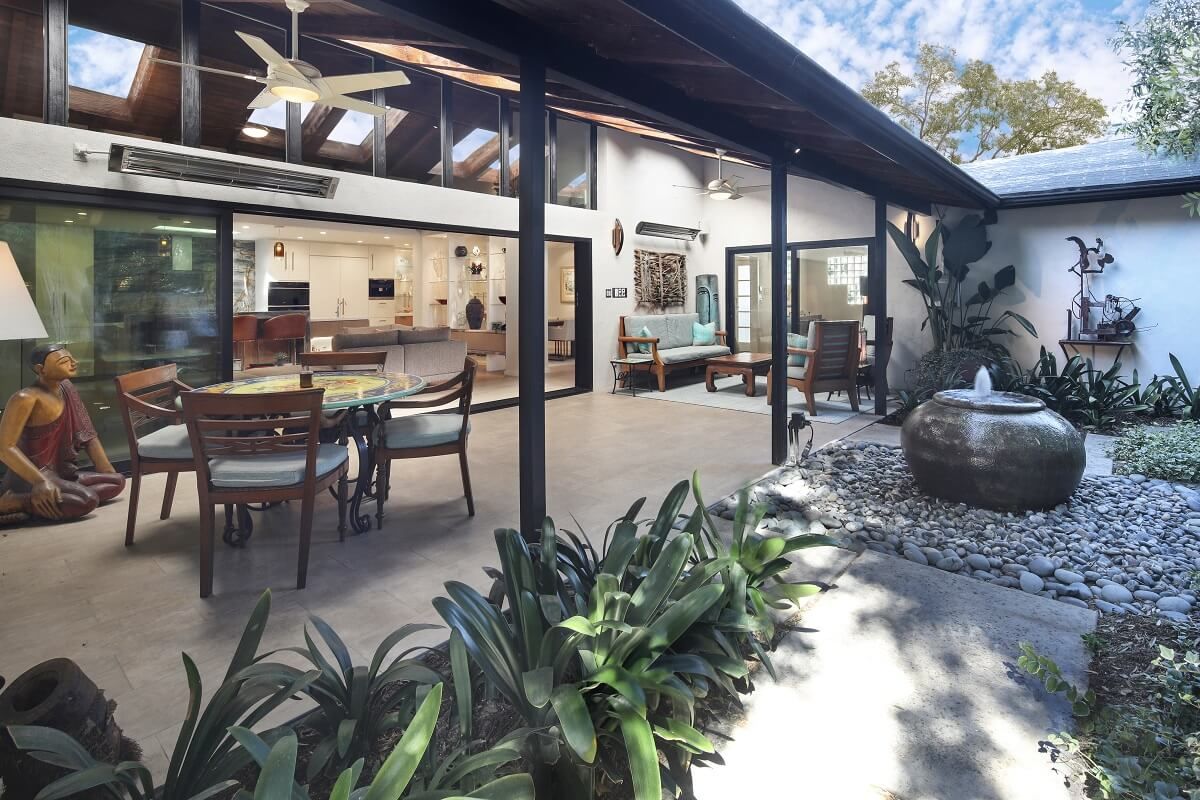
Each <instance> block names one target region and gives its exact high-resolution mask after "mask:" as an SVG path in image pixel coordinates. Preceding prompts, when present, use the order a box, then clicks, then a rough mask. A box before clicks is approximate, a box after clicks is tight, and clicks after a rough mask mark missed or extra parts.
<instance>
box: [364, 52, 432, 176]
mask: <svg viewBox="0 0 1200 800" xmlns="http://www.w3.org/2000/svg"><path fill="white" fill-rule="evenodd" d="M379 68H380V69H381V70H387V71H391V70H396V69H401V66H400V65H398V64H391V63H385V64H382V65H381V66H380V67H379ZM405 72H406V73H407V74H408V80H409V84H408V85H407V86H392V87H389V88H387V89H385V90H384V92H383V97H384V100H385V101H386V103H387V107H388V110H387V113H386V115H385V116H384V123H385V128H386V130H387V149H386V152H387V176H388V177H389V178H399V179H400V180H402V181H414V182H416V183H427V184H432V185H434V186H440V185H441V183H442V166H441V160H442V144H441V133H440V131H439V129H438V124H439V122H440V120H441V114H442V82H441V80H440V79H439V78H435V77H433V76H431V75H426V74H425V73H424V72H419V71H417V70H415V69H411V68H409V69H405Z"/></svg>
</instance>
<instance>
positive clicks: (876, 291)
mask: <svg viewBox="0 0 1200 800" xmlns="http://www.w3.org/2000/svg"><path fill="white" fill-rule="evenodd" d="M887 252H888V235H887V201H886V200H883V199H881V198H878V197H876V198H875V243H874V244H873V245H872V246H871V262H870V264H869V265H868V267H867V268H868V270H869V274H870V276H871V277H870V280H869V281H868V284H869V286H868V291H869V292H870V294H868V295H867V299H868V302H870V304H871V310H872V311H874V312H875V365H874V367H873V368H872V372H873V373H874V377H875V413H876V414H879V415H881V416H882V415H884V414H886V413H887V405H888V380H887V367H888V361H889V360H891V357H892V332H891V331H889V330H888V307H887Z"/></svg>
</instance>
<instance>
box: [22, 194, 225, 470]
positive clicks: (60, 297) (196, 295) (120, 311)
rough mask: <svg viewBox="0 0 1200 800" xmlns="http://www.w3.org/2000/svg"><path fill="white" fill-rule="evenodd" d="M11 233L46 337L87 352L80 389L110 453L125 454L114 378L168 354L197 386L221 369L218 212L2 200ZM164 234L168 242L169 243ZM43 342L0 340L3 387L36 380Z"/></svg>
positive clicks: (78, 382)
mask: <svg viewBox="0 0 1200 800" xmlns="http://www.w3.org/2000/svg"><path fill="white" fill-rule="evenodd" d="M0 207H2V208H3V209H4V211H5V212H6V213H5V214H3V216H2V219H3V221H0V241H6V242H8V244H9V246H10V247H11V248H12V252H13V256H14V258H15V259H16V261H17V265H18V266H19V267H20V269H21V274H22V276H23V277H24V278H25V280H26V282H27V283H28V284H29V285H30V287H31V289H32V294H33V298H34V302H35V303H36V304H37V308H38V313H39V315H40V316H41V318H42V323H43V324H44V325H45V327H46V331H47V333H48V334H49V336H48V338H47V340H46V341H52V342H62V343H64V344H66V345H67V346H68V347H69V348H70V350H71V352H72V354H73V355H75V357H76V358H77V359H78V360H79V376H78V378H77V379H76V380H75V386H76V388H78V389H79V393H80V395H81V397H82V398H83V401H84V403H85V404H86V405H87V408H88V412H89V414H90V415H91V417H92V421H93V422H94V423H95V425H96V429H97V430H98V431H99V433H100V438H101V442H102V443H103V445H104V448H105V450H106V451H107V452H108V454H109V457H110V458H111V459H112V460H114V461H118V460H123V459H125V458H127V457H128V452H127V447H126V443H125V433H124V430H123V429H122V426H121V421H120V418H119V416H118V414H117V412H116V407H115V404H114V396H113V391H114V389H113V382H112V379H113V377H114V376H116V375H120V374H123V373H126V372H130V371H133V370H137V369H143V368H145V367H151V366H155V365H157V364H163V363H168V362H174V363H177V364H178V365H179V372H180V379H181V380H183V381H184V382H186V383H189V384H192V385H195V386H199V385H203V384H205V383H211V382H213V381H215V380H216V379H217V377H218V374H219V364H218V359H219V353H220V345H219V338H218V331H217V309H216V280H217V244H216V243H217V239H216V220H215V219H213V218H210V217H200V216H189V217H187V218H186V219H185V218H180V217H171V216H167V215H163V214H148V213H142V212H133V211H123V210H119V209H103V208H96V207H89V206H65V205H51V204H33V203H25V202H11V203H0ZM164 243H165V244H164ZM41 343H43V342H42V341H41V340H36V341H35V340H26V341H16V342H0V395H3V396H4V397H8V396H9V395H11V394H12V393H13V392H15V391H16V390H17V389H18V388H20V387H21V386H23V385H24V384H26V383H28V382H29V380H30V373H29V371H28V369H27V367H26V364H27V361H28V356H29V353H30V351H31V350H32V349H33V347H35V346H36V345H38V344H41Z"/></svg>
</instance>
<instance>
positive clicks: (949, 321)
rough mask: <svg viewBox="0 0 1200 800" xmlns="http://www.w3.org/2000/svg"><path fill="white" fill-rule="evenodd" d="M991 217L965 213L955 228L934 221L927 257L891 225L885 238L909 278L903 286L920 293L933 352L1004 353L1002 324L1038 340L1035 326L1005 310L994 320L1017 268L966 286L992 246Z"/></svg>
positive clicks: (1005, 333)
mask: <svg viewBox="0 0 1200 800" xmlns="http://www.w3.org/2000/svg"><path fill="white" fill-rule="evenodd" d="M989 221H991V220H990V218H988V217H983V216H980V215H978V214H968V215H966V216H965V217H963V218H962V219H961V220H959V222H958V223H957V224H956V225H954V226H953V227H950V226H947V225H944V224H943V223H942V222H940V221H939V222H938V223H937V225H936V226H935V227H934V229H933V233H932V234H930V236H929V239H928V240H926V242H925V253H924V256H922V253H921V251H920V250H919V249H918V248H917V246H916V245H915V244H914V243H913V241H912V240H911V239H909V238H908V236H907V235H906V234H905V233H904V231H902V230H901V229H900V228H898V227H896V226H895V225H893V224H892V223H890V222H889V223H888V234H889V235H891V237H892V241H893V242H895V244H896V247H897V248H898V249H899V250H900V253H901V255H903V256H904V260H905V261H907V262H908V267H909V269H910V270H911V271H912V274H913V277H911V278H906V279H904V283H906V284H908V285H909V286H911V287H912V288H914V289H916V290H917V291H918V292H920V294H921V300H922V301H923V302H924V304H925V321H924V322H922V323H921V330H925V328H926V327H928V328H929V329H930V332H931V333H932V334H933V349H934V350H936V351H939V352H951V351H955V350H990V351H1001V352H1003V351H1005V347H1004V345H1003V343H1002V342H1001V341H1000V339H1001V337H1004V336H1013V335H1014V331H1013V330H1012V329H1011V328H1009V327H1008V326H1007V324H1006V323H1008V322H1013V323H1015V324H1016V325H1018V326H1020V327H1021V328H1023V329H1024V330H1025V331H1026V332H1027V333H1028V334H1029V335H1030V336H1037V330H1036V329H1035V328H1034V327H1033V323H1031V322H1030V321H1029V320H1027V319H1026V318H1025V317H1023V316H1021V315H1020V314H1018V313H1017V312H1015V311H1013V310H1011V309H1009V310H1006V311H1004V312H1002V313H1001V314H1000V315H999V316H998V317H996V319H994V320H993V319H992V306H993V304H994V303H995V302H996V300H997V299H998V298H999V297H1001V296H1002V295H1003V294H1004V291H1005V290H1006V289H1009V288H1011V287H1012V286H1013V285H1015V284H1016V282H1017V272H1016V268H1015V267H1014V266H1012V265H1011V264H1010V265H1009V266H1006V267H1004V268H1003V269H1001V270H999V271H998V272H997V273H996V274H995V275H994V276H993V277H992V282H991V283H988V282H987V281H980V282H979V283H978V284H976V285H975V287H971V286H970V285H969V283H968V275H969V273H970V271H971V264H973V263H974V262H976V261H978V260H979V259H981V258H983V257H984V256H985V255H986V254H987V252H988V250H990V249H991V246H992V243H991V242H989V241H988V238H987V225H988V223H989ZM939 244H940V245H941V256H942V266H940V267H939V266H938V246H939Z"/></svg>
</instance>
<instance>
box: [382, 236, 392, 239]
mask: <svg viewBox="0 0 1200 800" xmlns="http://www.w3.org/2000/svg"><path fill="white" fill-rule="evenodd" d="M383 238H385V239H390V238H392V237H390V236H385V237H383Z"/></svg>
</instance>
